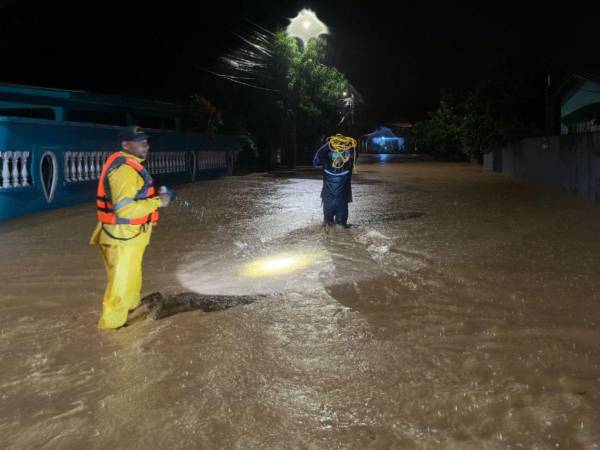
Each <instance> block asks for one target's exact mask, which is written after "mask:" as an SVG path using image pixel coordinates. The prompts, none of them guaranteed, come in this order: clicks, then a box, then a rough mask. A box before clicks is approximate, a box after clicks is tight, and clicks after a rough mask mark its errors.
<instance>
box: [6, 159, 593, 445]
mask: <svg viewBox="0 0 600 450" xmlns="http://www.w3.org/2000/svg"><path fill="white" fill-rule="evenodd" d="M352 182H353V197H354V202H353V203H351V205H350V217H349V223H350V224H352V226H351V227H350V228H349V229H337V228H331V229H324V228H322V227H321V221H322V213H321V205H320V199H319V194H320V190H321V184H322V182H321V175H320V172H319V171H317V170H313V169H308V168H306V169H298V170H295V171H280V172H274V173H266V174H265V173H261V174H252V175H246V176H236V177H227V178H222V179H216V180H207V181H202V182H198V183H195V184H188V185H183V186H179V187H176V190H177V193H178V195H179V201H178V203H176V204H175V205H174V206H173V207H172V208H169V209H164V210H161V215H162V217H161V221H160V223H159V224H158V226H157V227H156V229H155V230H154V234H153V236H152V242H151V244H150V246H149V247H148V249H147V251H146V255H145V258H144V284H143V289H142V293H143V295H144V296H149V297H148V299H149V303H148V305H150V306H148V310H147V311H146V310H145V309H144V308H145V307H144V308H141V309H140V310H139V311H136V313H134V317H133V319H132V320H131V321H130V323H129V325H128V326H127V327H126V328H122V329H119V330H116V331H100V330H98V329H97V327H96V324H97V321H98V318H99V314H100V308H101V302H102V293H103V291H104V287H105V283H106V275H105V271H104V267H103V264H102V261H101V258H100V255H99V253H98V251H97V249H96V248H94V247H93V246H90V245H88V240H89V236H90V234H91V232H92V229H93V227H94V224H95V220H96V219H95V209H94V208H95V207H94V204H93V203H89V204H84V205H79V206H76V207H72V208H66V209H61V210H56V211H53V212H50V213H43V214H37V215H33V216H29V217H24V218H19V219H15V220H11V221H8V222H4V223H0V250H1V253H0V254H1V255H2V258H1V260H0V285H1V288H0V308H1V309H2V314H1V315H0V337H1V339H0V366H1V367H2V369H1V371H0V444H2V445H1V447H3V448H14V449H21V448H57V449H58V448H61V449H62V448H90V449H91V448H98V449H101V448H140V449H150V448H157V449H158V448H171V449H187V448H211V449H216V448H223V449H248V448H256V449H264V448H272V449H279V448H315V449H316V448H319V449H321V448H322V449H330V448H340V449H341V448H352V449H365V448H372V449H379V448H381V449H387V448H399V449H439V448H445V449H461V450H465V449H472V450H481V449H520V448H523V449H534V448H536V449H551V448H561V449H595V448H600V308H599V307H598V306H599V303H600V286H599V282H598V280H599V279H600V240H599V239H598V236H599V235H600V208H599V207H598V205H595V204H593V203H591V202H586V201H583V200H579V199H577V198H576V197H575V196H574V195H571V194H566V193H561V192H558V191H555V190H552V189H550V188H546V187H541V186H534V185H530V184H526V183H522V182H520V181H518V180H514V179H512V178H510V177H508V176H506V175H503V174H498V173H489V172H485V171H483V169H482V168H481V167H480V166H476V165H469V164H452V163H436V162H426V161H388V162H384V161H380V159H379V158H372V159H371V160H363V161H359V164H358V171H357V172H356V173H355V174H354V175H353V178H352Z"/></svg>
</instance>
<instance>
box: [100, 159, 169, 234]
mask: <svg viewBox="0 0 600 450" xmlns="http://www.w3.org/2000/svg"><path fill="white" fill-rule="evenodd" d="M123 164H127V165H128V166H129V167H132V168H133V169H134V170H135V171H136V172H137V173H138V174H139V176H141V177H142V178H143V179H144V186H143V187H142V189H140V190H139V191H138V193H137V194H136V195H135V197H134V198H133V199H130V201H135V200H140V199H143V198H150V197H154V196H155V195H156V191H155V189H154V186H153V181H152V177H151V176H150V174H149V173H148V171H147V170H146V168H145V167H144V166H142V165H141V164H140V163H139V162H137V161H135V160H134V159H131V158H128V157H127V156H125V155H124V154H123V153H122V152H115V153H113V154H112V155H110V156H109V157H108V159H107V160H106V162H105V163H104V167H103V168H102V173H101V174H100V180H99V181H98V196H97V199H96V208H97V214H98V220H99V221H100V222H101V223H106V224H113V225H142V224H145V223H156V222H157V221H158V211H154V212H152V213H150V214H148V215H145V216H142V217H136V218H134V219H124V218H121V217H118V216H117V215H116V214H115V205H113V203H112V198H111V197H112V196H111V193H110V185H109V183H108V174H109V173H110V172H112V171H113V170H115V169H117V168H118V167H120V166H122V165H123Z"/></svg>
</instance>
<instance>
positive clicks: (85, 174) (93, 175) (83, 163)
mask: <svg viewBox="0 0 600 450" xmlns="http://www.w3.org/2000/svg"><path fill="white" fill-rule="evenodd" d="M109 155H110V153H108V152H65V154H64V158H65V164H64V166H65V174H64V177H65V182H67V183H73V182H76V181H92V180H97V179H99V178H100V174H101V173H102V167H103V166H104V163H105V162H106V160H107V158H108V157H109Z"/></svg>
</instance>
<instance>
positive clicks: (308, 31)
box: [286, 9, 329, 45]
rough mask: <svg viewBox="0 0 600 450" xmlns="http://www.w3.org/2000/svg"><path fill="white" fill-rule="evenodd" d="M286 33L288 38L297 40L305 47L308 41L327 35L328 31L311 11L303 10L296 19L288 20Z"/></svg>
mask: <svg viewBox="0 0 600 450" xmlns="http://www.w3.org/2000/svg"><path fill="white" fill-rule="evenodd" d="M286 33H287V34H288V35H289V36H293V37H297V38H299V39H300V40H302V43H303V44H304V45H306V43H307V42H308V41H309V40H310V39H312V38H316V37H319V36H320V35H322V34H328V33H329V29H328V28H327V25H325V24H324V23H323V22H321V21H320V20H319V18H318V17H317V15H316V14H315V13H314V12H313V11H311V10H310V9H303V10H302V11H300V12H299V13H298V15H297V16H296V17H294V18H293V19H291V20H290V24H289V25H288V27H287V29H286Z"/></svg>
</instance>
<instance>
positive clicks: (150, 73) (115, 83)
mask: <svg viewBox="0 0 600 450" xmlns="http://www.w3.org/2000/svg"><path fill="white" fill-rule="evenodd" d="M524 5H526V6H524ZM303 7H307V8H311V9H313V10H314V11H315V12H316V13H317V15H318V16H319V17H320V18H321V20H323V21H324V22H325V23H327V24H328V25H329V27H330V30H331V35H330V37H329V45H330V55H329V61H328V62H329V63H330V64H333V65H334V66H336V67H337V68H338V69H340V70H342V71H343V72H344V73H345V74H346V76H347V77H348V79H349V81H350V82H351V83H352V84H353V85H354V86H355V88H356V89H357V90H358V91H359V92H360V93H361V94H362V95H363V97H364V99H365V102H366V108H367V109H368V111H369V113H370V114H371V116H372V117H374V118H375V119H376V120H379V121H397V120H408V121H414V120H418V119H420V118H423V117H424V115H425V113H426V111H429V110H432V109H434V108H435V107H436V106H437V103H438V101H439V95H440V91H441V90H446V91H447V90H451V91H452V92H455V93H457V94H462V93H464V92H466V91H467V90H468V89H469V88H471V87H472V86H473V85H474V84H476V83H477V82H478V81H480V80H482V79H483V78H485V77H489V76H490V74H494V73H496V72H497V71H498V70H504V69H507V70H512V71H516V72H517V73H522V74H523V76H526V77H529V78H530V79H532V80H533V83H534V84H536V83H537V80H539V86H540V88H541V89H543V84H544V78H545V77H544V74H545V73H551V74H552V75H553V77H554V78H553V79H554V80H555V81H556V82H558V80H559V79H561V78H562V77H564V75H565V74H567V73H568V72H586V71H588V72H596V73H598V68H599V66H600V64H599V62H598V61H599V60H600V56H599V55H600V53H599V52H598V36H597V35H598V32H597V23H598V21H599V20H600V13H599V9H600V8H599V7H598V6H596V7H590V6H586V7H575V6H574V4H573V5H572V6H571V5H569V7H568V8H567V7H563V8H564V9H559V8H558V7H555V6H550V2H544V3H541V2H540V3H535V4H534V3H527V2H523V1H521V2H514V1H504V2H497V3H494V4H492V3H490V2H481V1H480V2H472V3H467V2H461V1H452V0H448V1H445V2H440V3H437V4H436V3H433V2H398V1H397V2H393V3H384V2H367V1H364V0H363V1H345V2H342V1H331V2H317V1H305V2H298V1H291V2H278V1H274V0H271V1H260V0H257V1H237V2H234V1H224V0H221V1H214V2H212V3H211V4H210V5H209V3H208V2H206V1H203V2H199V1H188V0H185V1H172V2H161V3H160V4H155V3H151V2H148V1H137V0H122V1H118V2H117V1H112V0H105V1H95V2H94V1H90V2H55V1H49V0H46V1H37V0H0V47H1V49H2V74H1V75H0V81H3V82H12V83H18V84H29V85H42V86H48V87H58V88H67V89H81V90H88V91H97V92H104V93H110V94H117V95H135V96H140V97H146V98H156V99H163V100H170V101H178V102H185V101H186V99H187V98H188V97H189V95H190V94H191V93H194V92H198V93H201V94H203V95H205V96H206V97H207V98H209V100H211V101H213V103H215V104H216V105H217V106H218V107H225V106H226V105H225V104H224V103H227V102H231V101H232V99H231V98H229V99H228V98H227V95H228V92H232V91H228V89H227V87H226V86H223V83H225V82H224V81H219V80H215V79H214V77H213V76H212V75H209V74H208V73H206V72H205V71H203V70H202V67H206V68H209V69H210V68H215V67H217V63H218V58H219V56H221V55H223V53H224V52H227V51H229V50H232V49H234V48H235V47H236V46H238V45H239V44H240V41H239V39H238V38H237V37H236V36H235V35H234V32H237V33H241V34H244V33H245V32H247V31H248V30H250V29H251V28H252V25H251V24H250V22H249V21H252V22H255V23H257V24H259V25H261V26H263V27H265V28H268V29H272V30H274V29H275V28H276V27H277V26H278V25H280V26H286V25H287V24H288V19H289V18H291V17H293V16H295V15H296V13H297V12H298V11H299V10H300V9H301V8H303ZM541 92H543V91H541Z"/></svg>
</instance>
